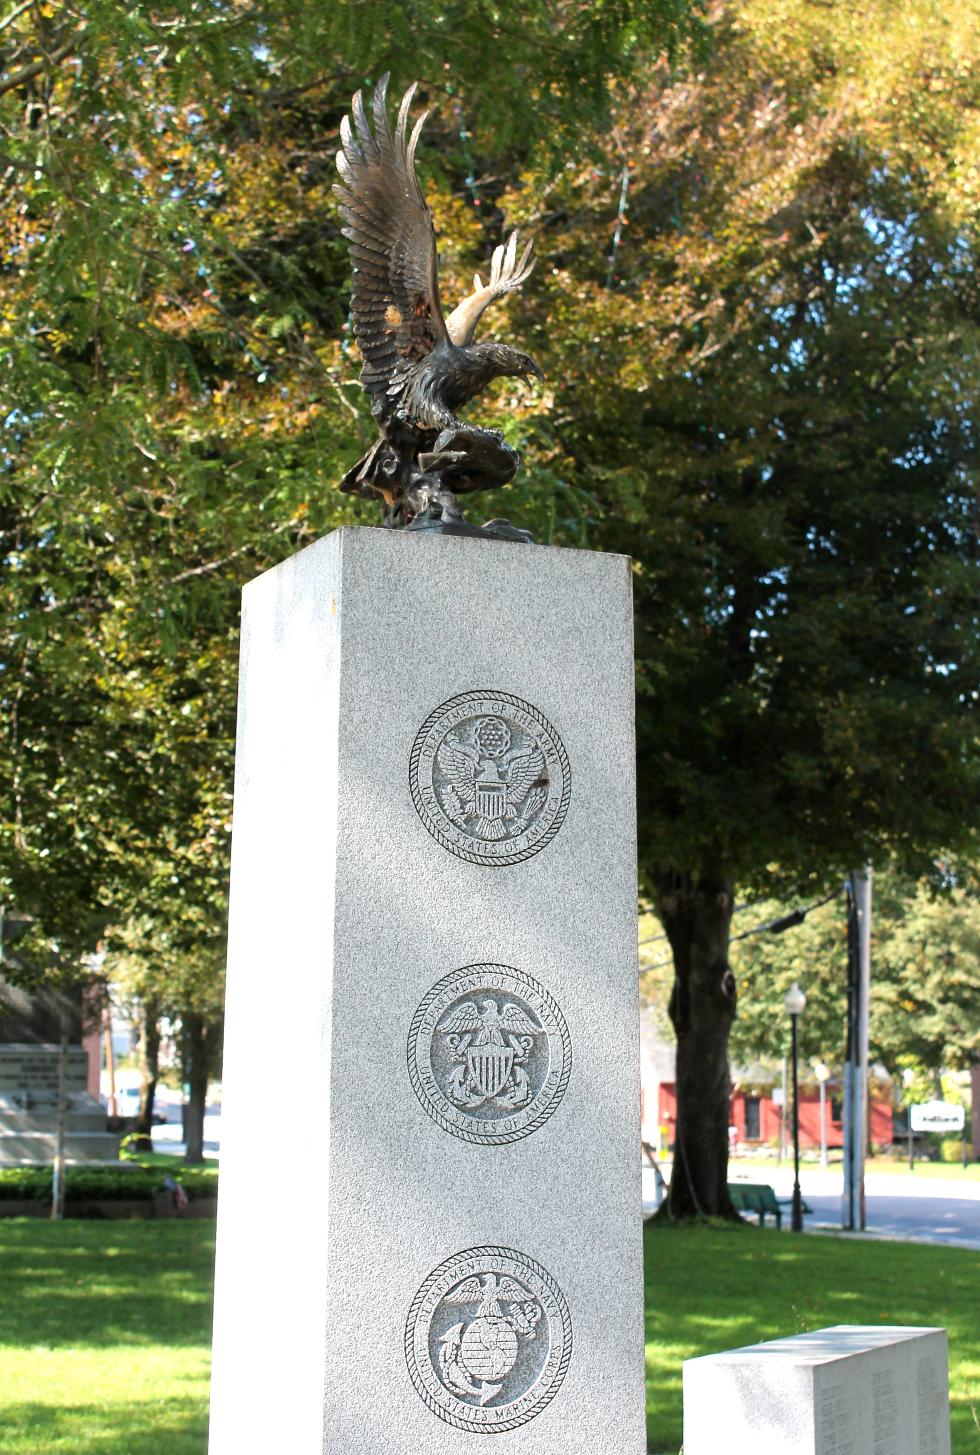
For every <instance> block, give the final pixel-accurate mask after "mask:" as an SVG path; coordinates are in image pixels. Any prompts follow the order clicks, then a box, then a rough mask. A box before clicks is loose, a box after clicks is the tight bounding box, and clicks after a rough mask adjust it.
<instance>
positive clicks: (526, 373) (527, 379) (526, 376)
mask: <svg viewBox="0 0 980 1455" xmlns="http://www.w3.org/2000/svg"><path fill="white" fill-rule="evenodd" d="M532 374H535V375H536V376H537V378H538V379H539V380H540V382H541V383H542V384H543V383H544V375H543V374H542V372H541V370H540V369H539V368H538V366H537V364H532V365H531V367H530V368H529V369H524V370H523V371H522V372H521V378H522V379H523V380H524V383H525V384H526V385H527V387H528V388H529V389H530V387H531V375H532Z"/></svg>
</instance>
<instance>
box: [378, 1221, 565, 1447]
mask: <svg viewBox="0 0 980 1455" xmlns="http://www.w3.org/2000/svg"><path fill="white" fill-rule="evenodd" d="M571 1352H572V1324H571V1317H570V1315H569V1311H568V1304H567V1302H566V1300H565V1297H564V1295H563V1294H562V1291H561V1289H560V1288H559V1287H558V1285H557V1283H556V1282H555V1280H554V1278H553V1277H552V1276H551V1274H550V1273H548V1271H547V1270H546V1269H545V1268H543V1267H542V1266H541V1264H539V1263H536V1262H535V1261H534V1260H533V1259H532V1258H529V1257H527V1255H526V1254H524V1253H521V1252H519V1251H518V1250H517V1249H515V1248H501V1247H479V1248H469V1249H467V1250H466V1251H465V1252H462V1253H457V1254H455V1255H454V1256H453V1257H452V1258H447V1259H446V1261H445V1262H444V1263H441V1264H440V1265H439V1267H438V1268H436V1269H434V1270H433V1272H432V1273H430V1275H429V1277H428V1278H427V1279H426V1280H425V1282H424V1283H423V1285H422V1287H421V1288H420V1289H419V1291H418V1293H417V1294H416V1296H415V1299H414V1300H413V1303H412V1307H411V1309H410V1310H409V1314H408V1319H407V1321H406V1326H405V1354H406V1358H407V1361H408V1370H409V1374H410V1375H411V1378H412V1382H413V1384H414V1385H415V1388H416V1390H417V1391H418V1393H419V1395H420V1396H421V1397H422V1399H423V1400H424V1401H425V1403H426V1404H427V1405H428V1406H429V1408H430V1409H431V1410H432V1411H433V1413H434V1414H437V1415H438V1416H439V1417H440V1419H443V1420H445V1421H446V1422H447V1423H448V1424H450V1425H454V1426H456V1428H458V1429H464V1430H471V1431H473V1432H474V1433H477V1434H487V1433H493V1432H500V1431H504V1430H511V1429H516V1428H517V1426H519V1425H522V1424H525V1423H526V1422H527V1421H528V1420H530V1419H533V1418H534V1416H535V1415H537V1414H540V1412H541V1411H542V1410H543V1409H544V1408H545V1406H546V1405H547V1404H549V1403H550V1401H551V1400H552V1399H553V1398H554V1396H555V1394H556V1393H557V1391H558V1389H559V1386H560V1385H561V1383H562V1380H563V1379H564V1377H565V1373H566V1371H567V1369H568V1364H569V1361H570V1359H571Z"/></svg>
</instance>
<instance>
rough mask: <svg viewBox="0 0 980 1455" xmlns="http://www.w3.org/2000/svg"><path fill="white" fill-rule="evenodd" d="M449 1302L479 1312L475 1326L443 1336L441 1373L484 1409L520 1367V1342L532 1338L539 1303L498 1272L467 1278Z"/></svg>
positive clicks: (454, 1329) (449, 1384)
mask: <svg viewBox="0 0 980 1455" xmlns="http://www.w3.org/2000/svg"><path fill="white" fill-rule="evenodd" d="M446 1302H447V1303H452V1304H477V1305H478V1308H477V1314H476V1318H475V1319H473V1320H472V1322H471V1323H469V1324H466V1323H464V1322H460V1323H457V1324H454V1325H453V1327H452V1328H450V1329H447V1330H446V1332H445V1333H444V1334H443V1335H442V1336H441V1337H440V1340H439V1371H440V1375H441V1377H442V1380H443V1382H444V1383H445V1385H446V1386H447V1388H449V1389H451V1390H453V1391H454V1393H456V1394H460V1395H469V1396H471V1397H473V1398H475V1399H476V1401H477V1403H478V1404H479V1405H481V1406H482V1405H485V1404H486V1403H487V1402H488V1401H489V1400H492V1399H494V1398H496V1396H497V1395H498V1394H499V1393H500V1391H501V1390H502V1389H503V1387H504V1382H505V1380H506V1378H507V1375H508V1374H510V1372H511V1370H512V1369H513V1368H514V1365H515V1364H516V1363H517V1354H518V1348H519V1340H521V1339H533V1338H534V1335H535V1330H536V1329H537V1326H538V1324H539V1323H540V1321H541V1305H540V1304H539V1303H536V1302H535V1301H534V1299H532V1298H530V1297H529V1295H528V1291H527V1289H525V1288H523V1287H522V1286H521V1285H520V1284H519V1283H518V1282H517V1281H516V1279H514V1278H509V1277H507V1276H506V1275H505V1276H503V1277H501V1276H500V1275H498V1274H496V1273H486V1274H484V1275H483V1277H482V1278H468V1279H466V1280H465V1282H463V1283H462V1284H461V1285H460V1287H459V1288H457V1289H454V1290H453V1291H452V1292H451V1293H448V1294H447V1295H446ZM504 1309H506V1310H507V1313H505V1312H504Z"/></svg>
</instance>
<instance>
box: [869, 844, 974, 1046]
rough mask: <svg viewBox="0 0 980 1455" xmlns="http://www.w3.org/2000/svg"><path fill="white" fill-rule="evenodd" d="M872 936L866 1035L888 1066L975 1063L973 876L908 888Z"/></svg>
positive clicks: (887, 907)
mask: <svg viewBox="0 0 980 1455" xmlns="http://www.w3.org/2000/svg"><path fill="white" fill-rule="evenodd" d="M898 887H899V886H894V885H893V886H890V889H891V894H890V895H889V896H888V898H887V899H886V900H885V901H884V908H883V913H882V914H881V922H880V926H879V928H878V930H877V931H876V933H875V938H874V961H873V964H874V966H875V974H874V980H873V984H872V999H871V1032H872V1044H873V1047H874V1050H875V1053H876V1054H877V1055H878V1056H880V1057H881V1059H882V1060H884V1061H885V1062H886V1064H887V1065H888V1066H889V1068H891V1069H894V1070H897V1069H899V1068H900V1067H908V1068H915V1069H918V1070H921V1071H924V1072H931V1073H937V1072H939V1071H940V1070H951V1071H965V1070H968V1069H969V1068H970V1066H972V1065H975V1064H977V1063H978V1062H980V884H978V882H977V878H976V874H975V873H974V874H973V875H970V876H969V877H967V878H965V879H964V881H963V882H959V883H956V882H954V883H947V885H946V892H945V893H942V892H940V893H937V892H936V890H935V888H934V887H933V886H931V885H929V884H919V885H915V886H907V897H905V899H904V901H903V902H902V903H901V905H900V907H899V908H898V912H897V913H896V904H895V889H896V888H898Z"/></svg>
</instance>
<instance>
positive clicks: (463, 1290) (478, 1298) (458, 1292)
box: [446, 1278, 483, 1303]
mask: <svg viewBox="0 0 980 1455" xmlns="http://www.w3.org/2000/svg"><path fill="white" fill-rule="evenodd" d="M446 1302H447V1303H482V1302H483V1289H482V1288H481V1287H480V1280H479V1279H478V1278H467V1280H466V1282H465V1283H461V1284H460V1285H459V1287H458V1288H454V1289H453V1290H452V1292H451V1293H447V1294H446Z"/></svg>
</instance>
